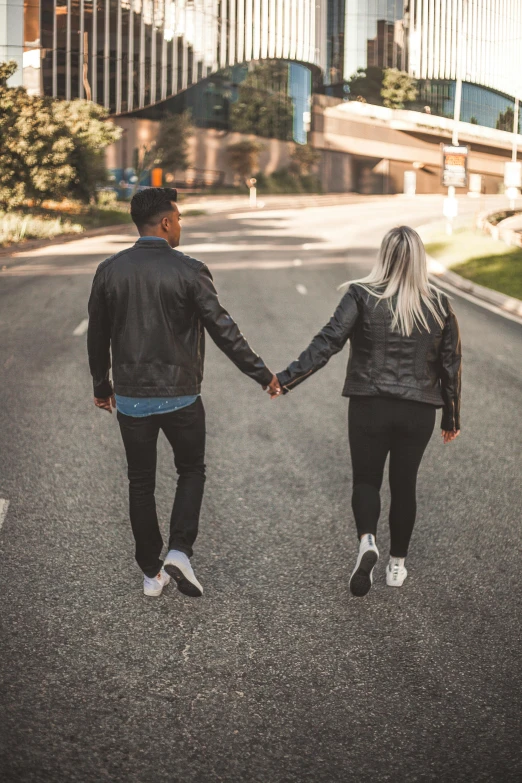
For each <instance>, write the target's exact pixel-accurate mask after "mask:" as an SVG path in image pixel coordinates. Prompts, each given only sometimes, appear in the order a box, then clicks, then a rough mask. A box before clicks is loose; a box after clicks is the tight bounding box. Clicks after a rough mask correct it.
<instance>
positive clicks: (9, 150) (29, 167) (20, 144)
mask: <svg viewBox="0 0 522 783" xmlns="http://www.w3.org/2000/svg"><path fill="white" fill-rule="evenodd" d="M15 71H16V63H14V62H11V63H4V64H0V183H1V184H0V206H1V207H2V208H3V209H13V208H15V207H17V206H20V205H21V204H23V203H24V201H26V200H27V199H31V200H32V201H33V202H34V203H36V204H39V203H41V202H42V201H43V200H44V199H45V198H51V197H52V198H58V199H60V198H62V197H63V196H64V195H65V194H66V192H67V188H68V186H69V184H70V182H71V179H72V177H73V175H74V169H73V166H72V165H71V163H70V155H71V153H72V151H73V149H74V141H73V139H72V138H71V135H70V133H69V131H68V129H67V128H66V127H64V126H63V124H61V123H60V122H59V121H58V120H57V118H56V117H55V114H54V101H53V100H52V99H51V98H45V97H43V98H42V97H39V96H30V95H28V94H27V92H26V91H25V90H24V89H23V88H22V87H16V88H11V87H7V79H8V78H9V77H10V76H12V74H13V73H14V72H15Z"/></svg>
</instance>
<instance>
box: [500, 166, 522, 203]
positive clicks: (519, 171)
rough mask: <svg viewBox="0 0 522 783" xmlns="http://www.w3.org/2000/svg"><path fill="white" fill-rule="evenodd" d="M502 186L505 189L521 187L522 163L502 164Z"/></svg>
mask: <svg viewBox="0 0 522 783" xmlns="http://www.w3.org/2000/svg"><path fill="white" fill-rule="evenodd" d="M504 186H505V187H506V188H520V187H522V163H518V162H517V161H509V162H508V163H504ZM508 198H509V196H508Z"/></svg>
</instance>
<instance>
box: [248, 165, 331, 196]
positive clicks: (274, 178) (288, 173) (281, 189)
mask: <svg viewBox="0 0 522 783" xmlns="http://www.w3.org/2000/svg"><path fill="white" fill-rule="evenodd" d="M256 179H257V189H258V191H259V192H260V193H267V194H269V193H273V194H277V193H321V192H322V189H321V182H320V180H319V177H317V176H316V175H315V174H307V175H300V174H297V173H296V172H295V171H293V170H292V169H291V168H282V169H277V171H274V173H273V174H270V175H268V176H267V175H266V174H256Z"/></svg>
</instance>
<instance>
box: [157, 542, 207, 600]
mask: <svg viewBox="0 0 522 783" xmlns="http://www.w3.org/2000/svg"><path fill="white" fill-rule="evenodd" d="M163 568H164V569H165V571H166V572H167V573H168V574H170V575H171V576H172V578H173V579H175V580H176V584H177V585H178V590H179V591H180V593H183V594H184V595H189V596H190V597H191V598H199V597H200V596H201V595H203V587H202V586H201V585H200V583H199V582H198V580H197V579H196V575H195V573H194V571H193V570H192V566H191V565H190V560H189V558H188V557H187V555H186V554H185V552H180V551H179V550H177V549H171V550H170V552H169V553H168V554H167V557H166V558H165V562H164V563H163Z"/></svg>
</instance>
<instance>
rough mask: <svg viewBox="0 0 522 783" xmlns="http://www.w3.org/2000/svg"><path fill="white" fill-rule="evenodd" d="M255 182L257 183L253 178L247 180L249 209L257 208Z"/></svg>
mask: <svg viewBox="0 0 522 783" xmlns="http://www.w3.org/2000/svg"><path fill="white" fill-rule="evenodd" d="M256 182H257V179H256V178H255V177H250V179H249V180H248V187H249V188H250V206H251V207H255V206H257V190H256Z"/></svg>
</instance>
